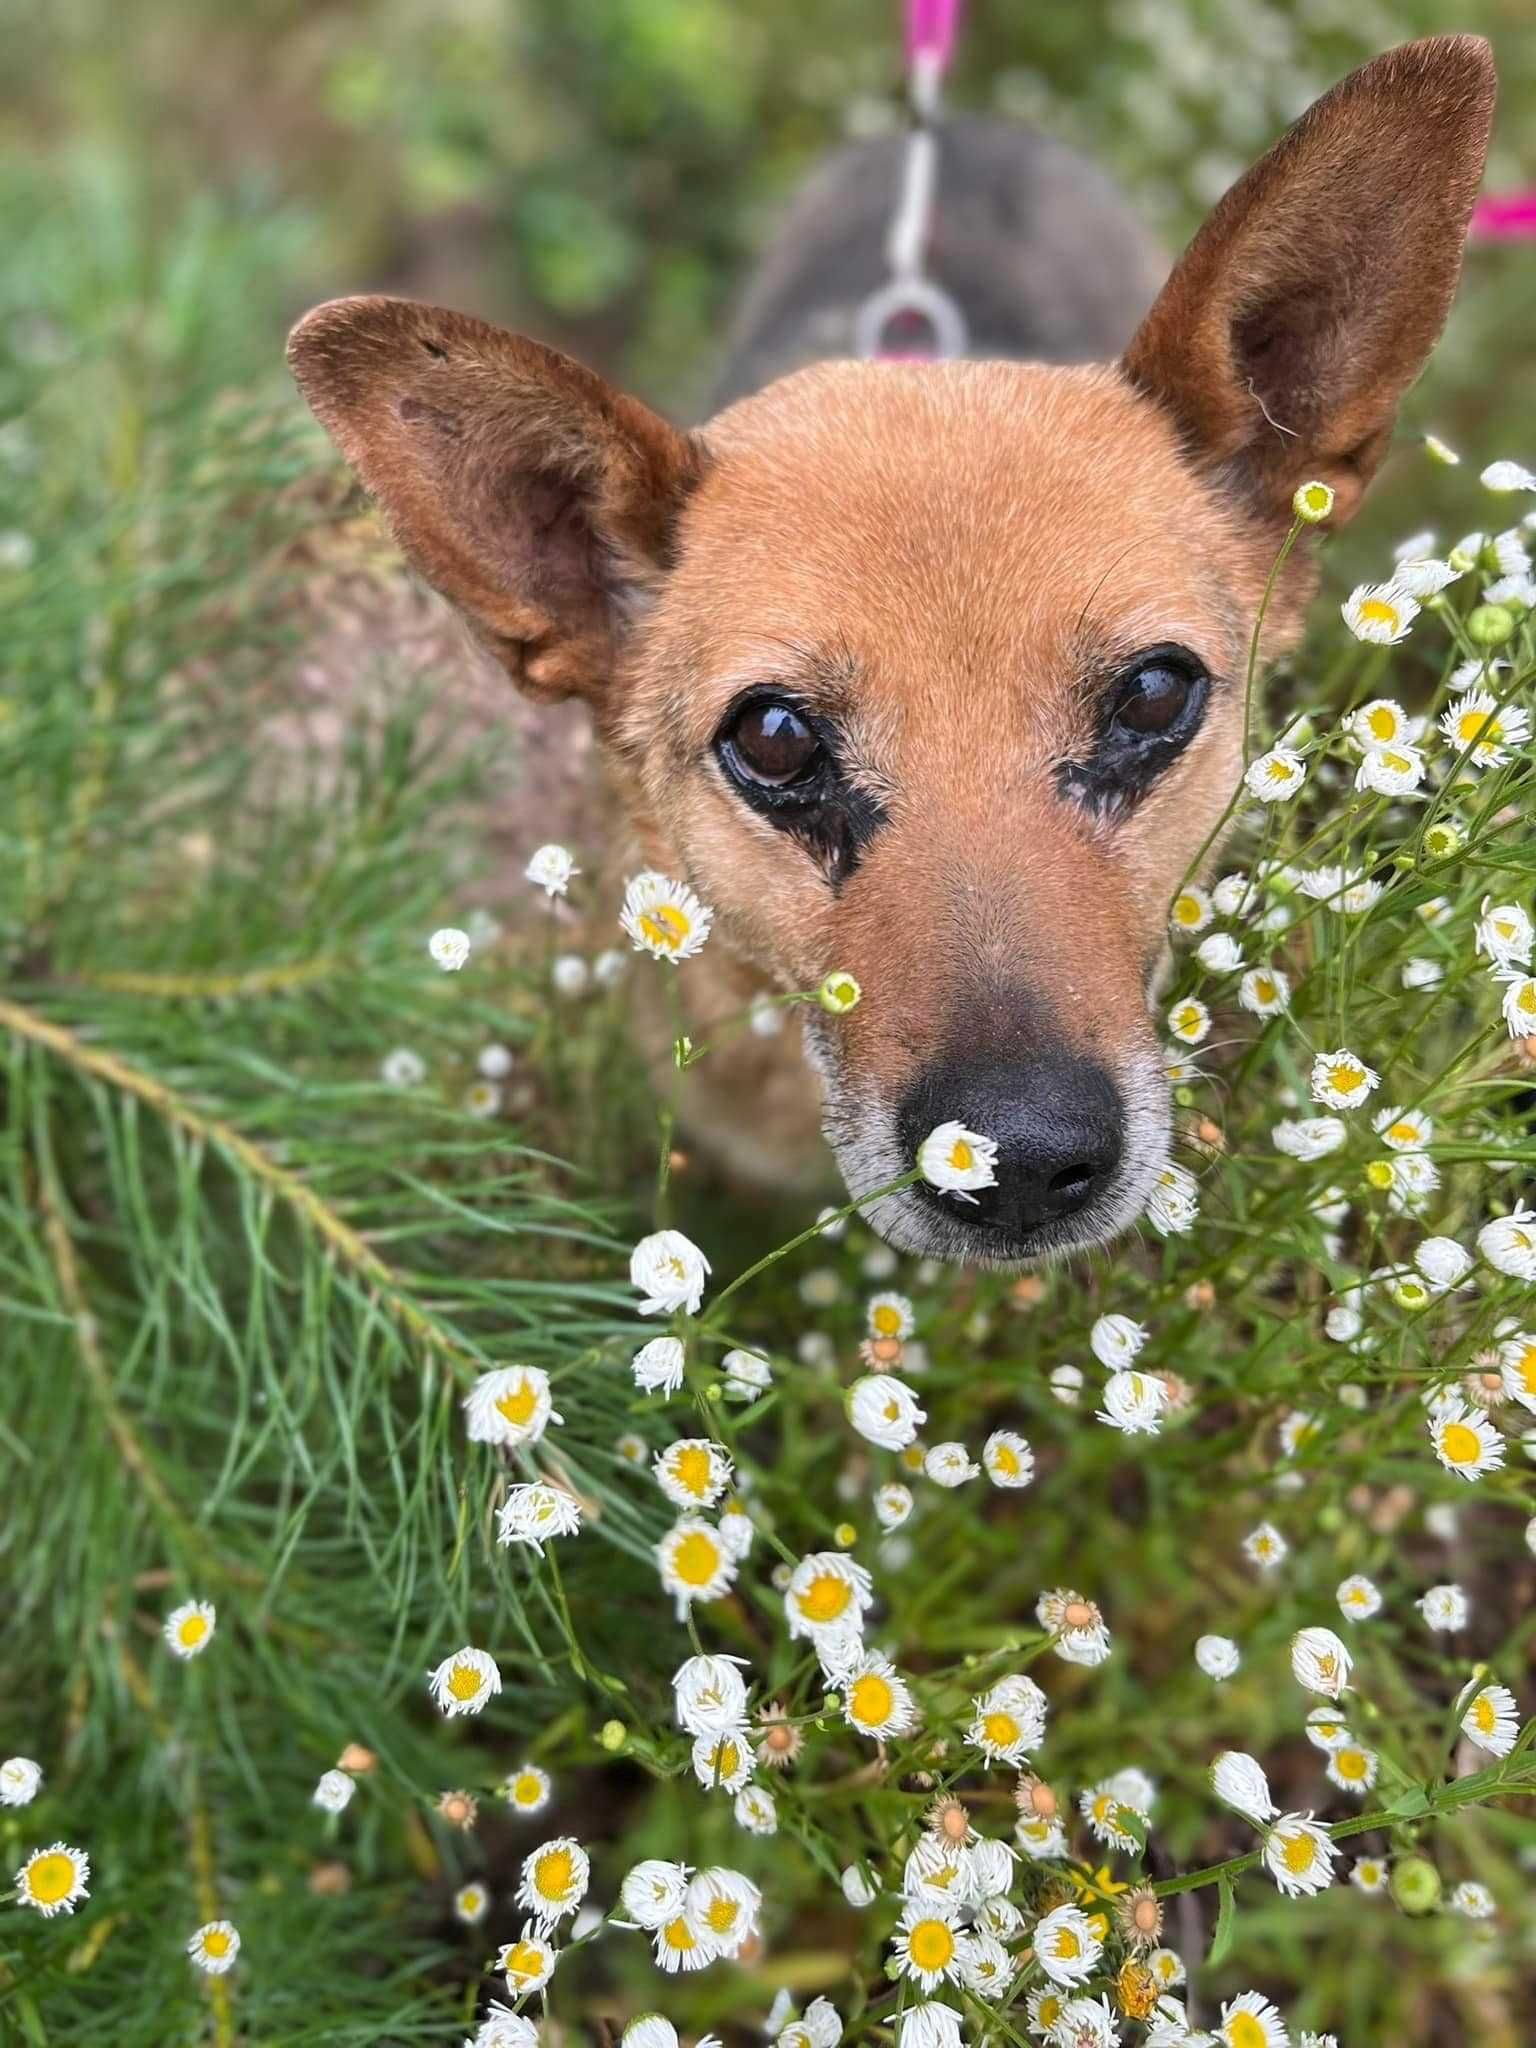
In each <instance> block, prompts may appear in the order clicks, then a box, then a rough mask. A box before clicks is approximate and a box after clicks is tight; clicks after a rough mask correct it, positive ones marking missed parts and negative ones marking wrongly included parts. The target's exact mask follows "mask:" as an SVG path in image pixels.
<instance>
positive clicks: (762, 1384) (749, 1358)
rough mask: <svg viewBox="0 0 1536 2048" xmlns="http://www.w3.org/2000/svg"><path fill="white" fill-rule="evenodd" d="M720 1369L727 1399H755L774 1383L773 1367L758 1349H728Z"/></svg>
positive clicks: (723, 1391) (722, 1387)
mask: <svg viewBox="0 0 1536 2048" xmlns="http://www.w3.org/2000/svg"><path fill="white" fill-rule="evenodd" d="M663 1341H664V1340H663ZM720 1370H721V1372H722V1373H723V1374H724V1376H725V1377H724V1383H723V1385H722V1386H721V1389H720V1391H721V1393H723V1394H724V1396H725V1398H726V1399H727V1401H755V1400H756V1399H757V1397H758V1395H759V1394H766V1393H767V1391H768V1389H769V1388H770V1387H771V1386H772V1385H773V1368H772V1366H770V1365H769V1363H768V1361H767V1359H766V1358H764V1357H763V1355H762V1353H761V1352H758V1351H742V1350H740V1349H736V1350H731V1351H727V1352H726V1354H725V1356H724V1357H723V1358H722V1359H721V1361H720ZM674 1391H675V1390H674Z"/></svg>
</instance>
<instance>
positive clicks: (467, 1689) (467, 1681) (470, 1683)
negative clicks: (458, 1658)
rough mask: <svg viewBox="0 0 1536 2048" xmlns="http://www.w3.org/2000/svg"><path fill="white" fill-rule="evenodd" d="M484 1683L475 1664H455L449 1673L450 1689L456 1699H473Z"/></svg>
mask: <svg viewBox="0 0 1536 2048" xmlns="http://www.w3.org/2000/svg"><path fill="white" fill-rule="evenodd" d="M484 1683H485V1681H484V1679H483V1678H482V1677H481V1676H480V1674H479V1672H478V1671H477V1670H476V1669H475V1667H474V1665H473V1664H455V1665H454V1667H453V1669H452V1670H451V1671H450V1672H449V1674H448V1690H449V1692H450V1693H452V1695H453V1697H454V1698H455V1699H456V1700H472V1699H473V1698H474V1696H475V1694H476V1693H477V1692H478V1691H479V1690H480V1688H481V1686H482V1685H483V1684H484Z"/></svg>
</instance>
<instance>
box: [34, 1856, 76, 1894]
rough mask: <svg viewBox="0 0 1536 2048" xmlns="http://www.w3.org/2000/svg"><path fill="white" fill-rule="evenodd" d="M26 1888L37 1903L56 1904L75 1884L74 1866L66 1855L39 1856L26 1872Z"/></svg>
mask: <svg viewBox="0 0 1536 2048" xmlns="http://www.w3.org/2000/svg"><path fill="white" fill-rule="evenodd" d="M26 1882H27V1890H28V1891H29V1892H30V1893H31V1894H32V1896H33V1898H34V1899H36V1900H37V1902H38V1904H39V1905H43V1906H56V1905H57V1904H58V1903H59V1901H60V1899H67V1898H68V1897H69V1894H70V1892H71V1891H72V1890H73V1889H74V1884H75V1866H74V1864H73V1863H72V1862H71V1861H70V1859H69V1858H68V1857H67V1856H62V1855H58V1854H54V1855H49V1856H39V1857H38V1859H37V1861H36V1862H35V1863H34V1864H33V1865H32V1867H31V1869H30V1870H28V1872H27V1880H26Z"/></svg>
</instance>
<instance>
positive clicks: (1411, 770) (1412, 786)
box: [1355, 747, 1424, 796]
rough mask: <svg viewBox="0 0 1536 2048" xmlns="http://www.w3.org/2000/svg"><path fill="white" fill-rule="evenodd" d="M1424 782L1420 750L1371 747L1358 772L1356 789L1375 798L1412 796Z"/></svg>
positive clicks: (1422, 758)
mask: <svg viewBox="0 0 1536 2048" xmlns="http://www.w3.org/2000/svg"><path fill="white" fill-rule="evenodd" d="M1423 780H1424V756H1423V755H1422V754H1421V753H1420V752H1419V750H1418V748H1417V747H1372V748H1371V749H1370V751H1369V752H1368V753H1366V754H1363V755H1362V756H1361V759H1360V766H1359V767H1358V768H1357V769H1356V771H1355V787H1356V789H1360V790H1370V791H1371V792H1372V793H1373V794H1374V795H1376V796H1410V795H1411V794H1412V793H1413V791H1414V790H1416V789H1417V788H1418V786H1419V784H1420V783H1421V782H1422V781H1423Z"/></svg>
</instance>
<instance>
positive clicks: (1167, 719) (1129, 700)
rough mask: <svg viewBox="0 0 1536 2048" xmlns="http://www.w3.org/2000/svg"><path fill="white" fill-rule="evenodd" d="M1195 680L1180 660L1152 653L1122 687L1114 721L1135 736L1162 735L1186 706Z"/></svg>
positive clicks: (1176, 720) (1176, 722) (1178, 717)
mask: <svg viewBox="0 0 1536 2048" xmlns="http://www.w3.org/2000/svg"><path fill="white" fill-rule="evenodd" d="M1196 681H1197V676H1196V674H1195V673H1194V672H1193V671H1192V670H1191V669H1189V668H1187V667H1185V666H1184V664H1183V663H1181V662H1174V661H1172V660H1170V659H1169V658H1168V657H1167V656H1164V655H1157V656H1154V657H1153V658H1152V659H1151V660H1149V661H1145V662H1143V663H1142V664H1141V666H1140V667H1139V668H1137V669H1136V670H1135V671H1134V673H1133V674H1131V675H1130V676H1128V677H1127V678H1126V680H1125V682H1124V684H1123V685H1122V686H1121V690H1120V695H1119V698H1118V700H1117V702H1116V705H1115V713H1114V723H1115V724H1116V725H1117V726H1118V727H1119V728H1120V730H1121V731H1122V732H1124V733H1128V734H1130V735H1132V736H1133V737H1134V738H1136V739H1158V738H1161V737H1163V736H1164V735H1165V734H1167V733H1170V732H1171V731H1172V730H1173V728H1174V727H1175V726H1176V725H1177V724H1178V723H1179V721H1180V719H1181V718H1182V717H1183V715H1184V713H1185V711H1186V710H1187V709H1188V708H1189V701H1190V698H1191V697H1192V696H1193V694H1194V691H1195V685H1196Z"/></svg>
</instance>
